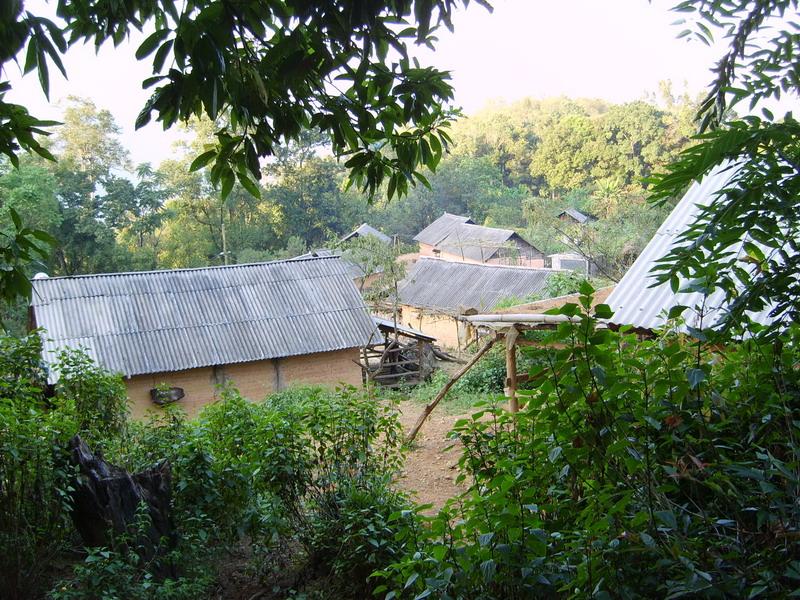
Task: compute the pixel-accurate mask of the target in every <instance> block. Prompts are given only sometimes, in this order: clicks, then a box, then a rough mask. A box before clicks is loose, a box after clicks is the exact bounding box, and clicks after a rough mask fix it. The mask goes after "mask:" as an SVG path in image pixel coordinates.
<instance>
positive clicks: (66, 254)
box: [52, 97, 128, 275]
mask: <svg viewBox="0 0 800 600" xmlns="http://www.w3.org/2000/svg"><path fill="white" fill-rule="evenodd" d="M63 120H64V123H63V125H61V126H60V127H59V129H58V131H57V133H56V135H55V138H54V143H53V146H52V147H53V149H54V151H55V152H56V153H57V154H58V156H59V157H60V160H59V162H58V163H57V164H56V165H55V166H54V168H53V172H54V175H55V178H56V182H57V194H58V199H59V205H60V210H61V223H60V227H59V230H58V232H57V234H56V238H57V239H58V240H59V246H58V248H57V250H56V253H55V259H56V260H55V263H56V268H57V270H58V271H59V272H60V273H61V274H64V275H74V274H77V273H94V272H102V271H111V270H114V269H115V268H116V267H117V266H118V262H119V256H118V249H117V247H116V238H115V232H114V229H113V228H112V226H113V225H114V223H113V222H111V221H110V220H109V214H108V213H109V206H108V205H107V202H108V200H109V197H108V194H107V190H106V188H105V186H106V185H110V186H112V187H113V186H114V185H115V183H114V181H115V171H117V170H121V169H124V168H126V167H127V166H128V154H127V151H126V150H125V149H124V148H123V147H122V144H121V143H120V141H119V133H120V129H119V127H118V126H117V124H116V123H115V121H114V118H113V116H112V115H111V113H110V112H109V111H107V110H104V109H98V108H97V107H96V106H95V105H94V103H93V102H90V101H88V100H83V99H80V98H74V97H72V98H70V105H69V106H68V107H67V109H66V110H65V111H64V117H63Z"/></svg>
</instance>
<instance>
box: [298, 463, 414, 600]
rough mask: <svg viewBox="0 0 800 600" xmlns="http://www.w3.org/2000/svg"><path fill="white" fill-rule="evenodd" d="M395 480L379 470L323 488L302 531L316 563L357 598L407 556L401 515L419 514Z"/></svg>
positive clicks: (302, 537) (311, 557) (312, 558)
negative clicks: (400, 529)
mask: <svg viewBox="0 0 800 600" xmlns="http://www.w3.org/2000/svg"><path fill="white" fill-rule="evenodd" d="M390 483H391V480H390V477H387V476H380V475H374V474H373V475H371V476H369V477H362V478H356V479H345V480H343V481H339V482H337V485H334V486H331V487H330V488H328V489H324V490H321V491H320V493H319V494H317V495H316V496H315V497H314V499H313V503H312V504H311V506H310V516H309V519H308V527H307V528H305V529H303V530H302V531H301V532H300V535H301V538H300V539H301V541H302V543H303V544H304V546H305V547H306V548H307V549H308V551H309V554H310V557H309V558H310V562H311V564H312V565H314V567H315V568H316V569H318V570H321V571H324V572H329V573H331V574H332V575H333V576H334V577H335V579H336V580H337V581H339V582H341V583H344V584H345V587H346V588H347V590H348V592H349V595H350V596H351V597H368V596H369V595H370V592H371V591H372V588H373V587H374V580H373V579H371V578H370V574H371V573H372V572H373V571H375V570H376V569H381V568H383V567H385V566H387V565H389V564H391V563H392V562H394V561H396V560H398V559H399V558H400V556H401V555H402V552H403V545H402V544H401V543H399V541H398V538H397V536H396V535H395V532H396V528H397V526H398V523H399V522H400V520H401V516H402V519H404V520H409V519H412V518H413V517H412V516H411V515H412V511H411V508H412V506H413V505H412V504H411V502H410V501H409V500H408V499H407V498H406V497H405V496H403V495H402V494H400V493H399V492H397V491H395V490H393V489H392V488H391V486H390Z"/></svg>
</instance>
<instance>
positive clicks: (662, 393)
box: [378, 287, 800, 599]
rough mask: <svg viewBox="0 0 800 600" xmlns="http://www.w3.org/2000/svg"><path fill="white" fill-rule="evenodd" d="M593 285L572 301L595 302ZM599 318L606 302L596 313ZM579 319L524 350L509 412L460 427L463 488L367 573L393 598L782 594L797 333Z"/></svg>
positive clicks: (799, 403) (793, 503)
mask: <svg viewBox="0 0 800 600" xmlns="http://www.w3.org/2000/svg"><path fill="white" fill-rule="evenodd" d="M589 290H590V288H587V287H584V293H585V294H586V295H584V296H583V297H582V298H581V303H582V304H583V307H584V309H585V310H588V307H589V306H590V300H591V298H590V297H589V293H590V292H589ZM596 310H597V315H598V316H599V317H608V316H609V311H608V307H606V306H599V307H597V309H596ZM562 313H563V314H567V315H579V316H581V319H580V322H579V323H574V324H571V323H565V324H563V325H560V326H559V328H558V331H556V332H555V333H554V334H552V336H551V341H557V342H560V343H561V344H564V345H565V346H566V347H565V348H563V349H555V348H553V347H550V348H528V349H526V352H527V353H531V354H533V355H535V356H534V357H532V358H535V359H536V360H535V361H534V364H537V363H538V364H542V365H544V366H542V367H534V369H533V370H532V372H531V375H532V376H534V377H538V378H539V379H538V381H539V385H538V387H536V388H535V389H533V390H531V391H529V392H528V393H527V394H526V395H525V396H526V397H525V400H527V404H526V405H525V407H524V409H523V410H522V411H521V412H519V413H518V414H516V415H512V414H510V413H508V412H506V411H503V410H502V409H497V408H490V409H487V410H486V411H485V412H484V413H483V414H481V413H478V414H476V415H473V416H472V418H470V419H464V420H462V421H460V422H458V423H457V424H456V428H455V435H456V436H457V437H458V438H459V439H460V441H461V442H462V443H463V445H464V452H463V455H462V458H461V460H460V469H461V475H460V477H461V478H462V480H463V481H465V482H467V483H468V484H469V489H468V491H467V492H466V493H465V494H464V495H463V497H461V498H458V499H455V500H453V501H451V502H449V503H448V504H447V506H446V507H445V509H444V510H443V511H442V512H441V513H440V514H439V515H437V516H435V517H433V518H432V519H430V521H429V522H428V524H427V526H426V527H422V528H420V527H416V526H415V527H400V528H399V531H398V536H399V542H400V543H405V544H406V545H407V548H408V550H407V552H406V553H405V555H404V556H403V557H402V558H401V559H400V560H398V561H396V562H395V563H394V564H393V565H392V566H391V567H390V568H388V569H385V570H382V571H381V572H380V573H379V574H378V576H379V577H381V578H383V579H384V580H385V582H386V587H385V588H380V589H381V590H382V591H388V592H390V595H391V596H393V597H408V598H415V597H426V596H430V597H450V598H509V599H514V598H586V597H595V598H612V597H614V598H643V597H664V598H678V597H705V598H728V597H730V598H740V597H743V598H754V597H786V596H788V595H790V593H791V592H793V591H794V590H796V589H797V585H798V582H799V581H800V546H799V545H798V544H797V541H796V538H797V536H798V535H800V502H799V500H800V492H799V490H800V477H798V473H800V447H799V446H798V443H797V440H798V434H800V370H798V369H797V364H800V355H799V351H800V346H799V345H798V342H800V328H798V327H797V326H792V327H791V328H790V330H789V331H788V332H787V333H786V334H785V335H784V337H783V339H782V340H781V343H780V344H774V343H771V342H765V341H760V340H759V339H757V338H752V339H748V340H746V341H742V342H739V343H728V344H727V345H726V346H725V347H720V346H716V345H713V346H712V345H709V344H704V343H700V342H695V343H690V342H689V341H688V340H685V339H683V338H681V337H676V336H671V335H666V336H664V337H662V338H658V339H654V340H640V339H639V338H638V336H636V335H633V334H630V333H626V332H625V331H622V332H620V333H616V332H612V331H610V330H608V329H598V328H596V326H595V325H596V321H595V319H594V318H590V317H587V316H585V315H582V312H581V311H580V310H579V309H578V307H577V306H575V305H572V306H567V307H565V308H564V309H563V310H562Z"/></svg>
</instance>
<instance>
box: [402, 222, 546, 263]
mask: <svg viewBox="0 0 800 600" xmlns="http://www.w3.org/2000/svg"><path fill="white" fill-rule="evenodd" d="M414 240H415V241H416V242H419V253H420V256H433V257H436V258H441V259H443V260H449V261H457V262H466V263H475V264H494V265H516V266H520V267H535V268H541V267H544V258H545V257H544V253H542V252H541V251H540V250H539V249H538V248H536V247H535V246H533V245H532V244H530V243H528V242H527V241H526V240H524V239H523V238H522V237H521V236H520V235H519V234H518V233H516V232H515V231H512V230H511V229H501V228H497V227H484V226H482V225H476V224H475V223H474V222H473V221H472V219H470V218H469V217H464V216H461V215H453V214H450V213H444V214H443V215H442V216H441V217H439V218H438V219H436V220H435V221H434V222H433V223H431V224H430V225H428V226H427V227H426V228H425V229H423V230H422V231H420V232H419V233H418V234H417V235H416V236H414Z"/></svg>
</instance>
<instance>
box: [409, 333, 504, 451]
mask: <svg viewBox="0 0 800 600" xmlns="http://www.w3.org/2000/svg"><path fill="white" fill-rule="evenodd" d="M496 341H497V338H496V337H495V338H491V339H490V340H489V341H488V342H487V343H486V344H485V345H484V346H483V348H481V349H480V350H478V352H476V353H475V356H473V357H472V360H470V361H469V362H468V363H467V364H466V365H464V366H463V367H461V369H460V370H459V371H458V373H456V374H455V375H453V376H452V377H451V378H450V381H448V382H447V383H446V384H445V386H444V387H443V388H442V389H441V390H439V393H438V394H436V397H435V398H434V399H433V400H432V401H431V402H430V404H428V405H427V406H426V407H425V410H423V411H422V414H421V415H420V416H419V419H417V422H416V423H415V424H414V428H413V429H412V430H411V433H409V434H408V436H407V437H406V443H407V444H408V443H411V442H413V441H414V438H415V437H417V433H419V430H420V429H421V428H422V424H423V423H425V419H427V418H428V415H430V414H431V412H433V409H434V408H436V405H437V404H439V402H441V400H442V398H444V397H445V396H446V395H447V392H449V391H450V388H451V387H453V385H455V383H456V381H458V380H459V379H461V377H462V376H463V375H464V374H465V373H466V372H467V371H469V370H470V369H471V368H472V367H473V366H474V365H475V363H477V362H478V361H479V360H480V359H481V357H482V356H483V355H484V354H486V353H487V352H488V351H489V350H490V349H491V347H492V346H494V343H495V342H496Z"/></svg>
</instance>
